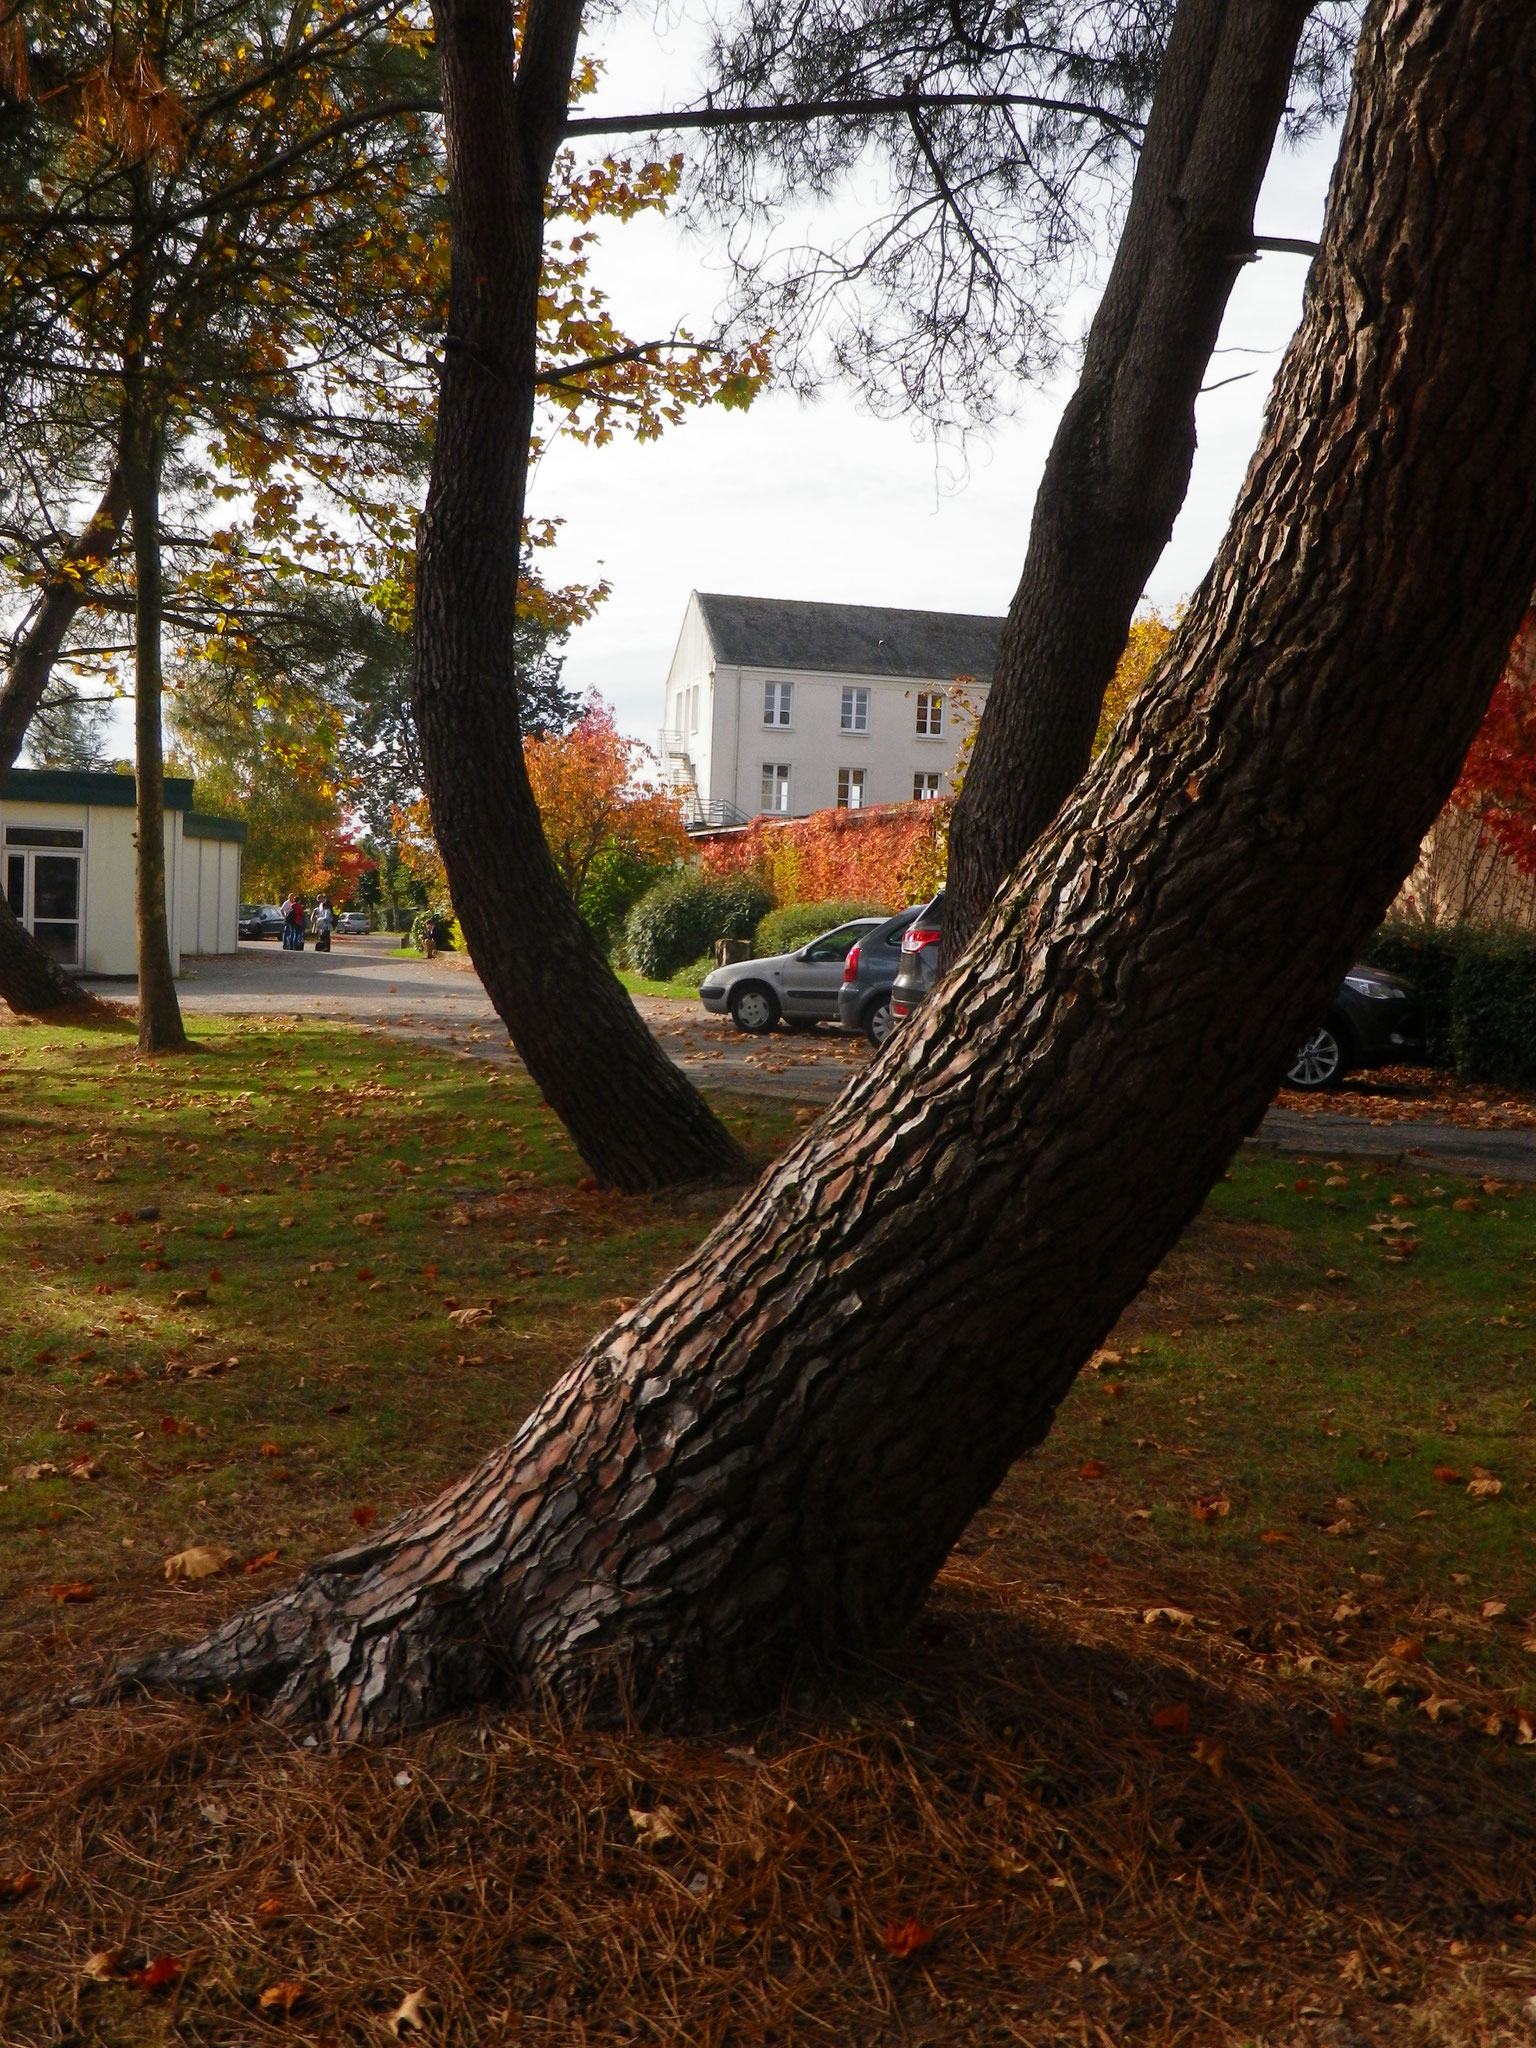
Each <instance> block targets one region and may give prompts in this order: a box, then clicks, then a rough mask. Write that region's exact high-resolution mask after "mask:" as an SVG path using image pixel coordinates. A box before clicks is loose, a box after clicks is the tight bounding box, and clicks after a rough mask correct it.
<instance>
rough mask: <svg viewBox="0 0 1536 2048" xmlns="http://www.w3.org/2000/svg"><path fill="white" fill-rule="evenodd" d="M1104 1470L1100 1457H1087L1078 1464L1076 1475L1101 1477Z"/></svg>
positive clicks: (1084, 1477)
mask: <svg viewBox="0 0 1536 2048" xmlns="http://www.w3.org/2000/svg"><path fill="white" fill-rule="evenodd" d="M1104 1471H1105V1467H1104V1462H1103V1460H1102V1459H1100V1458H1089V1459H1087V1460H1086V1461H1085V1462H1084V1463H1083V1464H1081V1465H1079V1466H1078V1468H1077V1476H1078V1478H1079V1479H1102V1478H1103V1477H1104Z"/></svg>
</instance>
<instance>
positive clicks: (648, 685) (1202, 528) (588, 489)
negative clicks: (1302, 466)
mask: <svg viewBox="0 0 1536 2048" xmlns="http://www.w3.org/2000/svg"><path fill="white" fill-rule="evenodd" d="M696 46H697V45H696V36H695V33H694V32H693V31H691V30H690V29H689V28H688V26H687V25H686V23H685V24H683V25H681V26H678V27H676V28H674V29H672V30H670V31H667V30H658V29H657V28H656V27H655V26H654V25H653V24H652V22H651V21H650V20H649V19H648V18H645V19H636V18H635V17H629V18H628V19H627V20H625V21H623V22H622V23H621V24H620V25H619V27H618V28H617V29H616V30H614V31H611V32H610V52H609V67H608V72H607V76H606V78H605V81H604V85H603V87H602V89H601V92H600V94H599V96H598V99H597V100H596V101H595V102H594V103H593V105H594V107H598V106H600V107H601V108H602V109H603V111H605V112H607V111H612V112H618V111H620V110H621V109H624V110H628V109H638V108H641V107H644V108H646V109H647V110H649V109H650V108H653V107H664V106H680V105H684V104H686V103H687V102H688V101H689V100H690V99H692V98H694V97H695V96H696V94H697V84H696V80H695V77H694V69H693V54H692V53H693V51H694V49H695V48H696ZM1335 147H1336V137H1335V136H1334V135H1332V134H1328V135H1325V136H1323V137H1322V138H1320V139H1319V140H1317V141H1316V142H1314V143H1312V144H1311V145H1309V146H1308V147H1306V148H1305V149H1303V150H1301V151H1299V152H1298V151H1290V150H1286V149H1284V148H1282V149H1281V150H1279V151H1277V154H1276V157H1275V161H1274V163H1273V164H1272V166H1271V169H1270V173H1269V177H1268V180H1267V182H1266V184H1265V187H1264V192H1263V196H1262V198H1261V201H1260V205H1259V209H1258V222H1257V224H1258V228H1259V231H1260V232H1261V233H1267V234H1277V235H1302V236H1309V237H1315V235H1316V234H1317V232H1318V229H1319V227H1320V225H1321V222H1322V214H1323V204H1324V200H1325V198H1326V193H1327V183H1328V176H1329V173H1330V171H1331V169H1332V163H1333V156H1334V150H1335ZM1306 268H1307V266H1306V260H1305V259H1304V258H1301V257H1295V256H1273V255H1271V256H1265V257H1263V258H1262V259H1261V260H1260V261H1259V262H1257V263H1253V264H1250V265H1248V266H1247V267H1246V268H1245V269H1244V271H1243V273H1242V275H1241V278H1240V280H1239V282H1238V285H1237V288H1236V290H1235V291H1234V293H1233V296H1232V301H1231V305H1230V307H1229V309H1228V313H1227V319H1226V324H1225V326H1224V327H1223V329H1222V337H1221V347H1222V348H1224V349H1227V350H1231V351H1237V350H1253V351H1258V353H1253V354H1239V353H1229V354H1226V355H1220V356H1218V357H1217V358H1216V359H1215V361H1214V362H1213V364H1212V367H1211V370H1210V372H1209V374H1208V377H1207V383H1208V384H1214V383H1216V382H1218V381H1219V380H1222V379H1226V378H1231V377H1241V381H1239V382H1235V383H1228V384H1226V385H1225V388H1223V389H1221V390H1219V391H1216V390H1213V391H1210V392H1208V393H1207V395H1206V396H1204V397H1202V399H1201V400H1200V405H1199V413H1198V425H1199V438H1200V447H1199V454H1198V456H1197V458H1196V462H1195V470H1194V476H1193V479H1192V482H1191V486H1190V492H1189V497H1188V500H1187V502H1186V504H1185V507H1184V511H1183V514H1182V516H1181V517H1180V519H1179V522H1178V525H1177V526H1176V527H1175V529H1174V533H1173V538H1172V540H1171V541H1170V543H1169V546H1168V548H1167V550H1166V551H1165V553H1164V555H1163V559H1162V561H1161V562H1160V563H1159V564H1158V566H1157V569H1156V571H1155V572H1154V574H1153V577H1152V580H1151V583H1150V585H1149V589H1148V595H1149V597H1150V598H1151V599H1152V600H1153V601H1154V602H1156V603H1159V604H1163V603H1172V602H1176V601H1177V600H1178V599H1179V598H1181V597H1184V596H1186V595H1187V594H1188V593H1189V592H1190V591H1191V590H1193V589H1194V587H1195V585H1196V584H1197V583H1198V582H1199V580H1200V578H1201V576H1202V575H1203V574H1204V572H1205V570H1206V568H1207V567H1208V565H1209V563H1210V560H1211V557H1212V555H1213V554H1214V552H1215V550H1216V547H1217V544H1218V542H1219V541H1220V538H1221V535H1222V532H1223V529H1224V528H1225V526H1226V522H1227V516H1228V513H1229V511H1230V509H1231V506H1232V501H1233V499H1234V497H1235V495H1236V493H1237V489H1238V486H1239V484H1240V483H1241V481H1242V476H1243V472H1244V469H1245V468H1246V466H1247V462H1248V458H1249V456H1250V454H1251V453H1252V450H1253V447H1254V444H1255V442H1256V440H1257V438H1258V430H1259V424H1260V419H1261V415H1262V412H1263V408H1264V401H1265V398H1266V396H1267V394H1268V390H1269V385H1270V380H1271V378H1272V376H1273V374H1274V370H1275V368H1276V366H1277V364H1278V362H1279V356H1280V351H1281V350H1282V349H1283V348H1284V346H1285V343H1286V342H1287V340H1288V339H1289V337H1290V335H1291V332H1292V330H1293V328H1294V327H1295V325H1296V321H1297V318H1298V316H1299V313H1300V307H1301V291H1302V285H1303V282H1304V280H1305V275H1306ZM593 269H594V274H595V277H596V279H597V281H598V282H599V283H600V284H601V285H602V286H603V288H604V289H605V290H606V291H607V292H608V294H609V297H610V299H611V301H612V304H613V308H614V312H615V315H616V317H617V319H618V321H619V323H620V325H621V326H623V327H624V328H625V329H626V331H627V332H629V333H630V334H632V335H635V336H637V337H639V336H642V335H652V334H659V333H667V332H670V331H671V329H672V327H673V326H674V325H675V324H676V323H678V322H679V321H681V322H683V323H685V324H689V325H691V327H692V329H693V331H694V332H695V333H704V332H708V331H709V326H710V319H711V315H712V313H713V312H714V309H715V308H716V306H717V305H718V303H719V301H720V299H721V296H722V292H723V273H722V270H721V268H720V266H719V262H718V258H717V256H716V255H715V253H714V252H713V251H712V249H711V248H710V247H709V245H707V244H703V243H701V241H700V240H699V239H698V238H697V237H691V236H688V235H686V234H685V233H684V232H683V231H682V229H681V228H680V227H679V226H676V225H674V224H672V223H671V222H669V221H667V220H655V219H641V220H637V221H634V222H631V223H630V224H628V225H627V226H624V227H611V228H609V229H608V230H607V231H606V234H605V236H604V238H603V241H602V244H601V246H600V248H599V250H598V251H597V253H596V256H595V259H594V264H593ZM1091 303H1092V302H1091V299H1087V298H1082V299H1080V300H1079V301H1078V302H1077V303H1076V304H1075V305H1074V309H1073V310H1074V314H1076V315H1077V316H1078V318H1079V320H1080V321H1085V320H1086V318H1087V316H1088V313H1089V312H1090V311H1091ZM1245 371H1252V372H1254V373H1255V374H1252V375H1247V376H1242V373H1243V372H1245ZM1071 381H1072V380H1071V372H1070V369H1069V370H1068V371H1067V373H1066V374H1065V375H1064V376H1063V377H1062V378H1060V379H1058V381H1057V382H1056V383H1055V384H1054V385H1053V386H1051V387H1050V388H1047V389H1044V390H1037V391H1023V392H1021V393H1020V394H1019V395H1018V397H1019V403H1018V409H1017V416H1016V417H1015V418H1014V419H1013V420H1011V421H1009V422H1007V423H1006V424H1004V425H1002V426H1000V427H998V428H996V429H995V430H994V431H992V432H991V433H990V434H989V435H988V436H987V437H986V438H985V439H983V438H981V437H977V438H975V439H974V440H972V442H971V443H970V446H969V450H968V464H967V466H966V471H965V473H964V474H963V475H956V474H955V473H954V465H953V463H952V462H950V463H945V462H943V461H942V460H939V459H936V457H935V452H934V449H933V446H932V443H931V441H930V440H929V439H928V438H927V437H926V436H925V435H924V434H923V432H922V431H921V429H918V430H914V428H913V426H912V425H911V424H910V423H907V422H904V421H901V420H883V421H882V420H875V419H872V418H870V417H869V416H868V415H867V414H864V413H862V412H861V411H860V410H859V409H858V407H857V406H856V404H855V403H854V400H853V398H852V396H851V395H850V393H849V392H848V391H847V390H845V389H841V388H839V387H837V386H835V385H832V386H828V387H827V388H826V389H824V390H823V391H822V392H821V394H820V395H819V397H818V398H817V399H816V400H815V401H814V402H813V403H810V404H805V403H802V402H800V401H799V400H797V399H795V398H793V397H791V396H789V395H788V394H775V393H769V394H768V395H766V396H764V397H763V398H760V399H759V400H758V402H757V403H756V405H754V406H753V407H752V409H751V410H750V411H749V412H747V413H739V412H736V413H728V412H724V411H722V410H721V409H720V408H719V407H713V406H712V407H708V408H706V409H704V410H703V411H700V412H696V413H693V414H691V415H690V416H689V418H688V420H687V422H686V424H685V425H683V426H681V427H676V428H673V429H671V430H669V431H668V432H667V433H666V434H665V435H664V436H663V437H662V439H661V440H660V441H657V442H652V443H650V444H648V445H647V446H644V447H637V446H634V445H633V444H626V443H610V445H609V446H608V447H606V448H602V449H583V448H581V447H579V446H577V445H576V444H575V443H572V442H557V443H556V444H555V445H554V446H553V447H552V448H551V449H550V450H549V451H548V453H547V454H546V455H545V457H544V459H543V462H542V464H541V465H540V468H539V470H538V473H537V475H536V477H535V478H534V480H533V486H532V491H531V495H530V502H529V512H530V514H531V515H532V516H534V517H540V518H560V519H563V520H564V522H565V525H564V528H563V530H562V534H561V539H560V542H559V544H558V546H557V547H556V549H554V550H553V551H552V552H551V553H550V554H548V555H546V556H545V557H544V563H543V567H544V573H545V574H546V576H547V577H549V578H550V579H551V580H556V581H566V580H572V579H577V578H580V579H584V580H595V579H596V578H598V577H600V576H606V577H607V578H608V580H609V582H610V583H611V584H612V586H613V594H612V596H611V597H610V598H609V599H608V601H607V603H606V604H605V605H603V606H602V608H601V609H600V611H599V612H598V614H597V616H596V617H595V618H594V619H593V620H592V621H591V622H590V623H589V624H587V625H585V626H582V627H580V628H579V629H578V630H577V631H576V632H575V633H573V634H572V636H571V640H570V643H569V649H568V659H567V663H566V677H567V680H568V681H569V682H571V683H572V684H574V685H576V686H577V687H579V688H582V689H587V688H595V689H597V690H600V691H601V692H602V693H603V695H604V696H605V697H607V698H608V699H609V701H610V702H611V703H612V704H613V705H614V707H615V709H616V711H617V713H618V717H619V721H620V723H621V724H622V725H623V726H625V727H626V728H627V729H628V730H630V731H632V732H634V733H636V734H637V735H639V736H640V737H641V738H646V739H651V740H654V736H655V731H656V728H657V727H659V725H660V724H661V705H662V686H663V681H664V678H665V676H666V672H667V667H668V664H669V662H670V660H671V656H672V649H673V645H674V642H675V640H676V637H677V632H678V628H679V626H680V625H681V623H682V616H683V608H684V605H685V604H686V602H687V598H688V593H689V591H690V590H693V589H699V590H716V591H730V592H739V593H745V594H748V595H751V596H756V597H788V598H817V599H824V600H834V601H836V600H841V601H843V602H847V603H854V604H893V605H912V606H916V607H919V608H923V609H930V610H937V611H971V612H1002V611H1005V610H1006V609H1007V605H1008V600H1009V598H1010V596H1011V595H1012V592H1013V587H1014V584H1015V583H1016V582H1017V580H1018V574H1019V569H1020V567H1021V564H1022V561H1023V554H1024V546H1025V541H1026V538H1027V534H1028V528H1029V517H1030V509H1031V506H1032V504H1033V501H1034V494H1035V487H1036V484H1037V482H1038V480H1039V475H1040V469H1041V466H1042V464H1043V462H1044V459H1045V455H1046V451H1047V449H1048V448H1049V445H1050V439H1051V435H1052V433H1053V431H1054V428H1055V424H1056V419H1057V416H1058V414H1059V412H1060V409H1061V407H1062V405H1063V404H1064V403H1065V401H1066V398H1067V396H1068V394H1069V392H1070V390H1071Z"/></svg>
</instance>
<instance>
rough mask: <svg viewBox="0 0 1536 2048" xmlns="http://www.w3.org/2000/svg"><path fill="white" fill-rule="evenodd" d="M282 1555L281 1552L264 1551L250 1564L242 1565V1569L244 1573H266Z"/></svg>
mask: <svg viewBox="0 0 1536 2048" xmlns="http://www.w3.org/2000/svg"><path fill="white" fill-rule="evenodd" d="M282 1554H283V1553H282V1551H281V1550H264V1551H263V1552H262V1553H261V1555H260V1557H253V1558H252V1559H251V1560H250V1561H249V1563H247V1564H243V1565H241V1567H240V1569H241V1571H243V1572H264V1571H265V1570H266V1568H267V1566H268V1565H269V1564H276V1563H277V1561H278V1559H279V1558H280V1557H281V1556H282Z"/></svg>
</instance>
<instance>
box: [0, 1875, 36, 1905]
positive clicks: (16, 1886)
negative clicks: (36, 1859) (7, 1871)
mask: <svg viewBox="0 0 1536 2048" xmlns="http://www.w3.org/2000/svg"><path fill="white" fill-rule="evenodd" d="M36 1890H37V1873H36V1871H33V1870H20V1871H18V1872H17V1873H16V1875H15V1876H14V1877H0V1899H24V1898H25V1897H26V1896H27V1893H28V1892H35V1891H36Z"/></svg>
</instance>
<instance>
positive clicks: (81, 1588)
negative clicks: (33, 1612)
mask: <svg viewBox="0 0 1536 2048" xmlns="http://www.w3.org/2000/svg"><path fill="white" fill-rule="evenodd" d="M48 1598H49V1599H50V1600H57V1601H58V1603H59V1605H60V1606H61V1607H78V1606H80V1605H81V1604H82V1602H84V1601H86V1600H94V1599H95V1598H96V1588H95V1587H94V1586H89V1585H86V1584H85V1583H84V1581H82V1580H80V1579H63V1580H61V1581H60V1582H59V1584H58V1585H56V1586H50V1587H49V1588H48Z"/></svg>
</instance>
